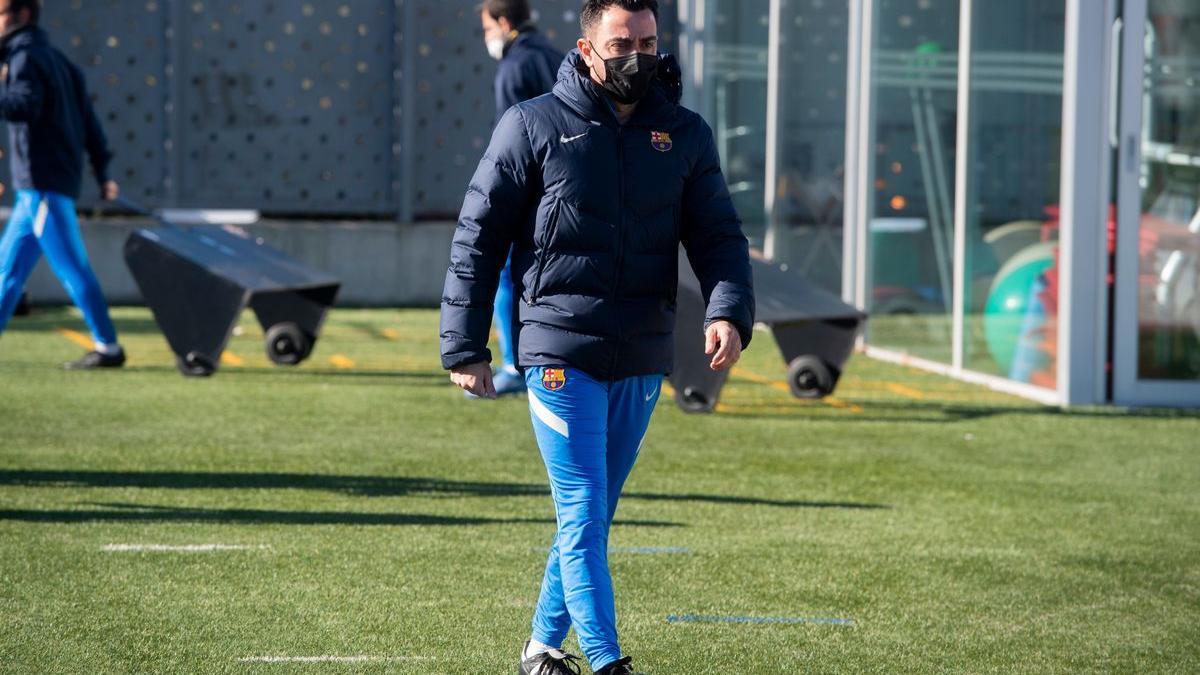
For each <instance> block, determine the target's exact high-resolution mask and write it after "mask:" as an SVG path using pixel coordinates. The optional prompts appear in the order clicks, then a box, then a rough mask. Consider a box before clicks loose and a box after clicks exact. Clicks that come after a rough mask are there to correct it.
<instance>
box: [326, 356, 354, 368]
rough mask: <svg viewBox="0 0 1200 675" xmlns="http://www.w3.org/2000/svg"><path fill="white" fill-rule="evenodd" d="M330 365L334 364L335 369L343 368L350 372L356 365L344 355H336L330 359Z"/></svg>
mask: <svg viewBox="0 0 1200 675" xmlns="http://www.w3.org/2000/svg"><path fill="white" fill-rule="evenodd" d="M329 363H331V364H333V367H334V368H341V369H343V370H350V369H351V368H354V366H355V365H356V364H355V363H354V360H353V359H351V358H350V357H348V356H344V355H342V354H334V355H333V356H331V357H329Z"/></svg>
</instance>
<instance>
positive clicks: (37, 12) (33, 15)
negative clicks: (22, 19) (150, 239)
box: [8, 0, 42, 23]
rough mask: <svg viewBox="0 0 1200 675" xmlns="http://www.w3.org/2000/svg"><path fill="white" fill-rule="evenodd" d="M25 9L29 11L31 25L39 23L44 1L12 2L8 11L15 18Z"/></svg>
mask: <svg viewBox="0 0 1200 675" xmlns="http://www.w3.org/2000/svg"><path fill="white" fill-rule="evenodd" d="M23 9H27V10H29V23H37V22H38V19H39V18H41V15H42V0H12V2H10V3H8V11H10V12H12V14H13V16H20V12H21V10H23Z"/></svg>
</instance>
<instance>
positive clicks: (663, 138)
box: [650, 131, 672, 152]
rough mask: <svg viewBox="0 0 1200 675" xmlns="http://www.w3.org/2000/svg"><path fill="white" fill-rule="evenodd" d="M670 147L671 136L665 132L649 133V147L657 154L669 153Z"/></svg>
mask: <svg viewBox="0 0 1200 675" xmlns="http://www.w3.org/2000/svg"><path fill="white" fill-rule="evenodd" d="M671 145H672V144H671V134H668V133H667V132H665V131H651V132H650V147H652V148H654V149H655V150H657V151H659V152H670V151H671Z"/></svg>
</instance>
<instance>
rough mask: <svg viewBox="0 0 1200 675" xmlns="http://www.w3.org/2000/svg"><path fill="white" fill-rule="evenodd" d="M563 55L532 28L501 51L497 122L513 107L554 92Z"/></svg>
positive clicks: (497, 85) (497, 91) (498, 70)
mask: <svg viewBox="0 0 1200 675" xmlns="http://www.w3.org/2000/svg"><path fill="white" fill-rule="evenodd" d="M562 62H563V53H562V52H560V51H558V49H556V48H555V47H554V45H552V44H550V41H549V40H547V39H546V37H545V36H544V35H542V34H541V33H539V32H537V31H536V30H534V29H533V28H526V29H525V30H522V31H521V32H520V34H518V35H517V37H516V38H515V39H514V40H513V41H512V42H511V43H509V45H508V46H507V47H506V48H505V50H504V58H503V59H501V60H500V67H499V68H498V69H497V70H496V121H497V122H499V120H500V118H501V117H503V116H504V113H505V112H506V111H507V110H508V109H509V108H511V107H513V106H514V105H516V104H518V103H520V102H522V101H528V100H529V99H531V98H535V97H537V96H541V95H542V94H545V93H547V92H549V91H550V90H551V89H553V88H554V83H555V81H556V80H557V79H558V67H559V66H560V65H562Z"/></svg>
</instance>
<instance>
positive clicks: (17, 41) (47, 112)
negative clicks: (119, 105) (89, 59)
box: [0, 26, 112, 199]
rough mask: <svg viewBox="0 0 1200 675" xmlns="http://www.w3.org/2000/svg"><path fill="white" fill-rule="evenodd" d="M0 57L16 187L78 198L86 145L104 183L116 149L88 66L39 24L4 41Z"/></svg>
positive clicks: (1, 113) (2, 105)
mask: <svg viewBox="0 0 1200 675" xmlns="http://www.w3.org/2000/svg"><path fill="white" fill-rule="evenodd" d="M0 61H2V62H3V66H0V76H2V77H0V117H2V118H3V119H4V120H5V121H6V122H8V141H9V145H8V147H9V154H10V163H11V166H12V182H13V187H14V188H16V189H18V190H44V191H49V192H57V193H59V194H62V195H66V196H68V197H71V198H72V199H78V198H79V191H80V186H81V184H82V179H83V151H84V149H85V148H86V149H87V151H88V157H89V158H90V159H91V164H92V171H93V172H94V174H95V176H96V180H97V181H98V182H99V183H100V184H101V185H103V184H104V182H105V181H107V180H108V163H109V160H110V159H111V158H112V154H111V153H110V152H109V150H108V140H107V139H106V138H105V137H104V130H103V129H102V128H101V127H100V120H99V119H97V118H96V111H95V110H94V109H93V108H92V102H91V99H90V98H88V93H87V85H86V84H85V83H84V78H83V72H82V71H80V70H79V68H78V67H77V66H76V65H75V64H73V63H71V62H70V61H69V60H68V59H67V57H66V56H65V55H63V53H62V52H60V51H58V50H57V49H55V48H54V47H53V46H51V45H50V41H49V40H48V39H47V37H46V33H45V31H43V30H42V29H41V28H39V27H37V26H27V27H25V28H22V29H21V30H19V31H17V32H16V33H13V34H12V35H10V36H9V37H8V39H7V40H5V41H4V42H3V44H2V45H0Z"/></svg>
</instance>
